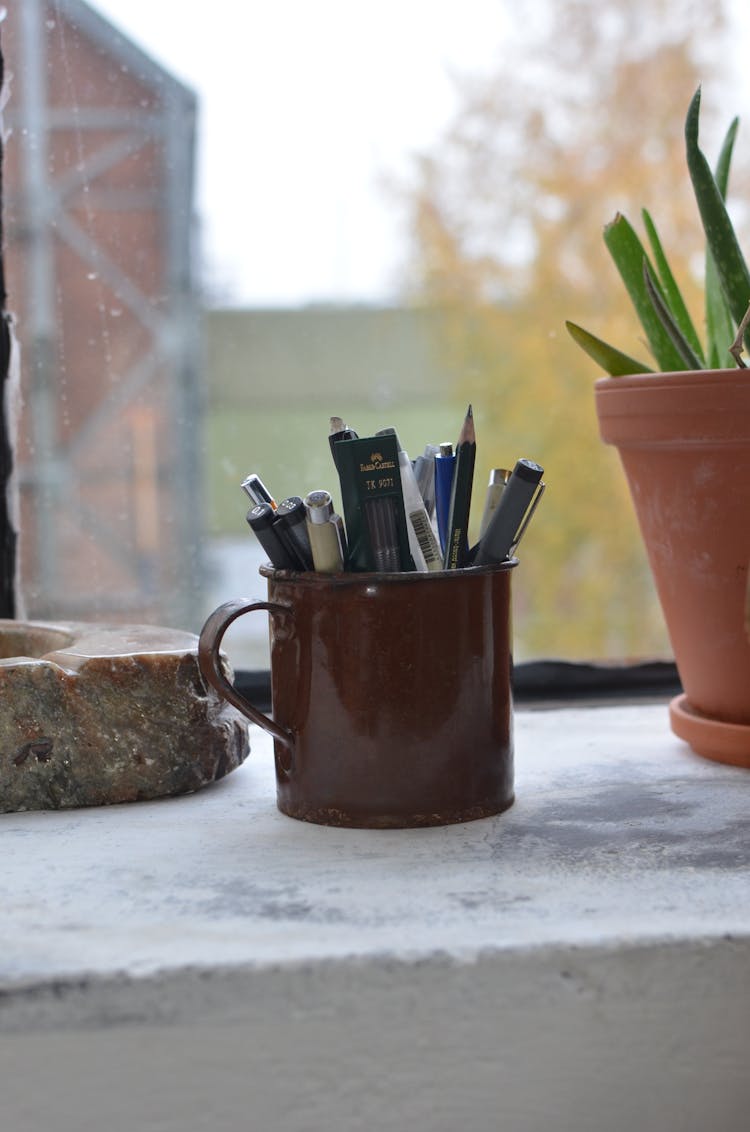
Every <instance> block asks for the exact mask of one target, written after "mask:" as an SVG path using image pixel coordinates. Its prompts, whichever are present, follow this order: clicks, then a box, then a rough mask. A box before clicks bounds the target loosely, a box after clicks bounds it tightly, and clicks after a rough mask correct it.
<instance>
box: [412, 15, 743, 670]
mask: <svg viewBox="0 0 750 1132" xmlns="http://www.w3.org/2000/svg"><path fill="white" fill-rule="evenodd" d="M498 7H499V9H502V10H503V11H504V12H505V10H506V9H511V8H513V9H514V11H515V15H514V14H513V13H511V12H510V11H508V12H507V15H508V19H509V21H510V30H509V34H508V37H507V39H506V41H505V46H504V50H503V55H502V57H501V58H500V59H499V60H498V64H497V67H496V69H495V71H494V73H493V74H490V75H487V76H485V77H484V78H481V79H477V78H473V79H471V80H466V79H464V80H457V81H458V82H459V89H460V110H459V112H458V113H457V116H456V118H455V121H454V122H453V123H452V125H451V127H450V129H449V131H448V133H447V134H446V136H445V137H444V138H443V139H441V141H440V143H439V144H438V145H437V146H436V147H435V149H434V151H433V152H431V153H427V154H422V155H421V156H420V157H419V158H418V160H417V168H416V177H415V184H414V185H413V187H412V190H413V191H412V192H411V193H410V207H411V210H412V231H413V236H414V243H415V249H416V254H415V257H414V263H413V271H412V275H411V278H410V289H411V295H412V297H413V298H414V300H415V301H419V302H427V303H431V304H437V305H440V306H441V307H442V308H443V310H444V312H445V318H444V320H443V334H442V339H441V342H440V348H441V349H442V350H443V351H447V352H448V354H449V355H450V356H451V359H452V362H453V364H454V365H455V366H457V367H459V370H460V372H462V373H464V374H465V390H463V391H464V392H465V393H466V394H467V400H471V401H472V402H473V403H474V410H475V416H476V419H477V429H478V436H477V440H478V445H477V447H478V467H477V479H476V480H475V492H476V497H475V498H476V499H477V503H475V508H474V511H475V515H478V514H479V513H480V512H481V507H480V506H478V502H479V499H480V498H481V496H480V492H482V491H483V487H484V483H485V482H486V479H485V478H484V477H485V476H486V474H487V471H488V470H489V468H490V467H491V466H493V465H498V464H506V465H508V466H512V464H513V462H514V461H515V459H516V458H517V457H518V456H527V457H529V458H531V459H535V460H538V461H539V462H540V463H542V464H544V466H545V468H546V469H547V477H546V478H547V479H548V480H549V488H548V491H547V495H546V497H545V499H544V501H543V503H542V505H541V507H540V510H539V513H538V515H537V517H536V519H535V521H534V523H533V524H532V526H531V528H530V530H529V533H528V535H527V537H526V539H525V540H524V543H523V544H522V547H521V557H522V564H521V567H520V569H519V570H518V573H517V576H516V580H515V582H514V586H515V607H516V615H517V616H516V628H517V641H518V646H519V652H520V653H521V654H522V655H526V656H528V655H540V654H544V655H551V654H559V655H564V656H568V657H579V658H581V657H594V656H610V657H635V656H644V655H646V654H653V653H662V654H664V653H667V652H668V651H669V646H668V643H667V640H666V633H665V630H664V628H663V622H662V618H661V614H660V611H659V608H658V604H657V602H656V599H655V595H654V591H653V587H652V584H651V580H650V575H649V573H648V569H647V566H646V561H645V555H644V552H643V550H642V547H641V543H640V538H639V536H638V533H637V528H636V525H635V519H634V517H633V512H632V507H631V504H630V501H629V498H628V494H627V489H626V486H625V482H624V477H623V475H622V473H621V471H620V468H619V465H618V461H617V456H616V453H615V452H614V450H612V449H609V448H606V447H605V446H604V445H603V444H602V443H601V442H600V441H599V438H598V431H597V425H596V418H595V412H594V404H593V391H592V382H593V379H594V378H595V377H597V376H599V375H598V374H597V372H596V370H595V368H594V367H593V364H592V363H591V362H590V361H589V360H588V359H587V358H586V357H585V356H584V355H583V354H582V353H581V351H580V350H579V349H578V348H577V347H576V346H575V345H574V344H573V343H572V342H571V341H570V340H569V339H568V336H567V334H566V332H565V329H564V325H563V324H564V320H565V319H566V318H572V319H573V320H574V321H580V322H582V323H583V324H584V325H585V326H587V327H588V328H589V329H591V330H592V331H594V332H595V333H597V334H600V335H601V336H603V337H605V338H607V339H608V340H610V341H613V342H614V343H615V344H616V345H618V346H620V348H621V349H624V350H626V351H627V352H628V353H631V354H633V355H634V356H635V357H641V358H643V360H648V352H647V347H646V346H645V345H644V344H643V343H642V342H641V341H639V340H638V337H637V335H638V324H637V320H636V317H635V314H634V313H633V312H632V310H631V308H630V305H629V302H628V299H627V296H626V294H625V291H624V288H623V287H622V284H621V283H620V280H619V277H618V276H617V273H616V270H615V268H614V265H613V264H612V262H611V261H610V260H609V257H608V253H607V252H606V249H605V247H604V244H603V241H602V228H603V225H604V224H605V223H606V222H607V221H609V220H611V219H612V218H613V216H614V214H615V212H616V211H618V210H619V211H621V212H624V213H625V214H626V215H628V216H629V218H630V219H631V221H632V222H633V223H634V224H635V225H636V227H637V228H639V229H640V230H641V231H642V227H641V224H640V208H641V207H642V206H645V207H647V208H649V210H650V211H651V213H652V215H653V217H654V219H655V221H656V224H657V226H658V228H659V230H660V233H661V236H662V239H663V242H664V244H665V247H666V248H667V251H668V254H669V255H670V259H671V260H672V262H673V266H674V267H675V270H676V274H677V276H678V278H679V280H680V282H681V285H682V286H683V287H684V292H685V295H686V298H687V300H688V305H689V306H690V307H691V309H692V310H693V313H694V316H695V317H696V319H697V323H696V324H697V325H701V324H702V312H701V309H700V295H701V290H700V285H699V281H696V277H695V275H696V272H695V269H696V267H697V268H698V269H699V270H700V269H701V268H702V247H703V243H702V238H701V234H700V226H699V221H698V216H697V210H696V207H695V204H694V201H693V197H692V193H691V189H690V184H689V179H688V175H687V170H686V167H685V159H684V145H683V123H684V118H685V113H686V111H687V107H688V104H689V101H690V98H691V96H692V94H693V92H694V90H695V88H696V86H697V85H698V84H699V83H702V84H703V86H704V99H703V107H704V110H703V121H702V142H703V144H704V148H709V147H710V144H711V143H712V141H715V142H716V148H718V142H719V137H718V134H715V133H714V132H713V129H712V127H713V123H714V121H715V120H716V119H718V120H719V127H720V129H721V132H722V133H723V130H724V129H725V128H726V126H728V124H729V120H730V119H731V117H732V116H733V114H734V113H736V112H737V109H738V108H737V107H731V106H730V110H729V112H728V113H726V114H725V112H724V110H723V107H722V108H721V114H720V115H717V114H716V109H717V107H716V105H715V104H712V94H711V89H712V88H711V87H710V86H709V85H708V84H709V83H710V82H711V81H712V76H713V75H714V74H715V73H716V72H717V71H718V70H720V68H719V63H721V64H722V65H724V66H725V64H726V58H727V56H726V51H725V48H726V43H725V39H724V32H725V20H724V13H723V4H722V0H705V2H703V3H701V4H700V5H696V4H695V3H691V2H689V0H610V3H608V4H607V5H606V6H602V5H600V4H599V3H597V0H534V2H530V3H527V4H524V5H512V4H511V3H510V0H508V2H507V3H505V4H499V5H498ZM514 19H515V20H516V23H517V24H518V26H516V27H515V28H514V27H513V26H512V21H513V20H514ZM725 69H726V67H725ZM724 119H726V120H724ZM707 143H708V144H707ZM741 149H742V144H741V140H740V144H739V146H738V150H741ZM709 152H711V151H710V148H709ZM730 191H731V187H730ZM480 456H481V459H479V457H480Z"/></svg>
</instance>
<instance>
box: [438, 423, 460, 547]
mask: <svg viewBox="0 0 750 1132" xmlns="http://www.w3.org/2000/svg"><path fill="white" fill-rule="evenodd" d="M455 470H456V457H455V455H454V453H453V445H452V444H441V445H440V451H439V452H438V453H437V455H436V456H435V514H436V515H437V523H438V535H439V537H440V549H441V550H442V552H443V554H445V544H446V541H447V539H448V528H449V526H450V510H451V488H452V486H453V473H454V471H455Z"/></svg>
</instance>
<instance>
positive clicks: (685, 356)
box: [643, 261, 705, 369]
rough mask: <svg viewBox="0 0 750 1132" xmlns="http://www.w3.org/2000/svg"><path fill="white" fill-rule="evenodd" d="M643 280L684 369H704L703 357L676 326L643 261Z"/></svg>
mask: <svg viewBox="0 0 750 1132" xmlns="http://www.w3.org/2000/svg"><path fill="white" fill-rule="evenodd" d="M643 281H644V283H645V285H646V291H647V293H648V297H649V299H650V300H651V302H652V303H653V307H654V310H655V311H656V313H657V314H658V316H659V318H660V319H661V322H662V325H663V327H664V329H665V330H666V332H667V334H668V335H669V337H670V340H671V342H672V344H673V346H674V347H675V349H676V350H677V351H678V353H679V355H680V357H681V358H682V360H683V362H684V364H685V367H686V369H704V368H705V361H704V359H703V357H698V355H697V354H696V352H695V350H694V349H693V348H692V346H691V344H690V343H689V342H688V340H687V338H686V337H685V335H684V334H683V333H682V329H681V328H680V327H679V326H678V324H677V321H676V319H675V318H674V316H673V315H672V312H671V310H670V309H669V307H668V306H667V304H666V302H665V301H664V298H663V297H662V294H661V291H660V290H659V288H658V287H657V285H656V280H655V279H654V278H653V276H652V275H651V272H650V271H649V268H648V264H647V263H646V262H645V261H644V263H643Z"/></svg>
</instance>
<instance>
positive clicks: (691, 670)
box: [596, 369, 750, 767]
mask: <svg viewBox="0 0 750 1132" xmlns="http://www.w3.org/2000/svg"><path fill="white" fill-rule="evenodd" d="M596 409H597V414H598V417H599V428H600V433H601V436H602V439H603V440H604V441H605V442H606V443H607V444H614V445H616V447H617V449H618V450H619V453H620V458H621V460H622V464H623V467H624V469H625V474H626V476H627V479H628V485H629V487H630V494H631V496H632V499H633V503H634V506H635V510H636V514H637V516H638V522H639V524H640V528H641V533H642V535H643V540H644V543H645V546H646V550H647V553H648V558H649V562H650V566H651V571H652V573H653V576H654V581H655V583H656V589H657V592H658V595H659V600H660V602H661V607H662V611H663V613H664V618H665V621H666V624H667V630H668V632H669V637H670V640H671V643H672V648H673V650H674V656H675V661H676V663H677V668H678V671H679V674H680V679H681V682H682V686H683V689H684V695H682V696H679V697H677V699H676V700H674V701H673V702H672V703H671V704H670V719H671V724H672V730H673V731H674V732H675V733H676V734H677V735H679V736H680V737H681V738H683V739H686V740H687V741H688V742H689V743H690V745H691V746H692V747H693V749H694V750H696V751H697V752H698V753H699V754H701V755H704V756H705V757H707V758H712V759H717V760H718V761H720V762H729V763H734V764H736V765H741V766H747V767H750V641H749V640H748V636H747V634H746V631H745V595H746V589H747V576H748V561H749V560H750V370H740V369H731V370H703V371H697V372H688V373H665V374H646V375H639V376H634V377H616V378H602V379H601V380H600V381H598V382H597V383H596Z"/></svg>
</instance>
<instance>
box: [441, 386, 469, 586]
mask: <svg viewBox="0 0 750 1132" xmlns="http://www.w3.org/2000/svg"><path fill="white" fill-rule="evenodd" d="M476 451H477V445H476V434H475V432H474V413H473V411H472V408H471V405H469V408H468V409H467V410H466V417H465V418H464V423H463V425H462V426H461V433H460V435H459V438H458V444H457V445H456V468H455V471H454V473H453V484H452V486H451V501H450V508H449V511H448V535H447V538H446V543H445V553H444V555H443V569H444V570H456V569H458V568H459V567H461V566H465V565H466V564H467V562H468V557H469V509H470V507H471V487H472V483H473V481H474V461H475V458H476Z"/></svg>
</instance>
